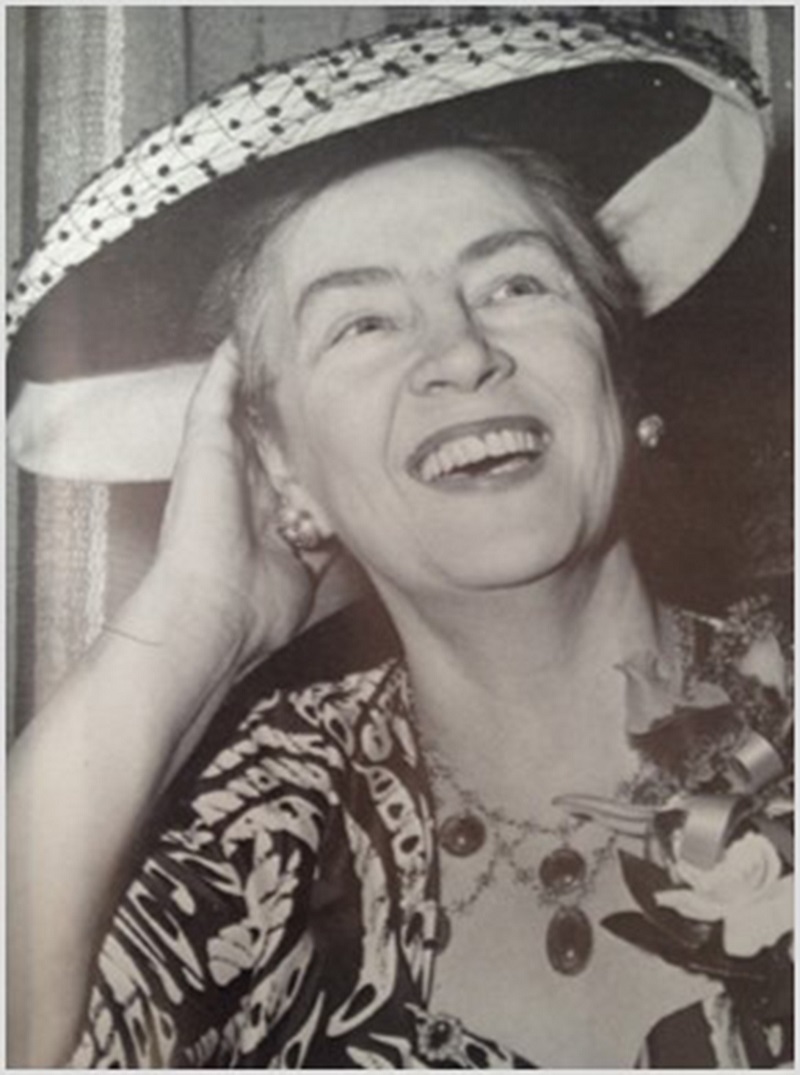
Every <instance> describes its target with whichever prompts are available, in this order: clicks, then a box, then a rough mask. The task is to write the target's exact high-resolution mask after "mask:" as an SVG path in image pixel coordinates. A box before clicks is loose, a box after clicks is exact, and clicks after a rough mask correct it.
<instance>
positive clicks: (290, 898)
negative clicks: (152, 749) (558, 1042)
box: [70, 656, 725, 1068]
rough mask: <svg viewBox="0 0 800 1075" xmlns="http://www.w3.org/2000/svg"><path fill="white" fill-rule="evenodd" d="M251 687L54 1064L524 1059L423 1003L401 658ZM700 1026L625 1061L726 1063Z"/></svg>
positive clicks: (429, 851) (425, 978)
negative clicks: (67, 1050) (80, 1022)
mask: <svg viewBox="0 0 800 1075" xmlns="http://www.w3.org/2000/svg"><path fill="white" fill-rule="evenodd" d="M273 682H274V680H273ZM260 688H261V691H262V696H261V697H258V698H256V700H255V701H253V700H252V695H253V693H254V690H253V686H252V684H250V686H249V687H248V690H247V691H244V692H243V693H244V694H248V691H249V697H247V699H246V702H245V703H242V702H241V700H240V701H239V702H238V703H237V704H236V705H234V706H233V708H232V709H229V713H232V716H229V717H228V719H227V720H223V721H222V730H221V731H219V730H218V731H217V733H216V741H215V742H213V743H211V744H210V745H209V746H208V747H207V748H206V751H205V755H204V756H203V757H201V758H200V759H199V760H198V762H197V763H196V764H195V766H194V769H193V771H190V772H187V774H185V775H184V776H183V777H182V778H181V780H180V782H179V784H178V785H177V787H176V788H174V789H172V790H171V792H170V795H169V804H168V806H167V807H165V808H164V810H162V812H161V814H160V815H159V817H158V818H157V819H156V821H154V823H153V826H152V828H151V829H150V830H149V831H148V832H147V833H146V834H144V836H143V838H142V848H141V850H140V853H139V856H138V859H137V865H136V866H135V868H134V870H133V874H132V877H133V879H132V880H131V881H130V883H129V885H128V888H127V890H126V891H125V893H124V896H123V898H122V899H121V901H120V903H119V904H118V906H117V908H116V910H115V911H114V913H113V917H112V919H111V921H110V925H109V928H108V931H107V934H106V936H105V939H104V941H103V943H102V947H101V949H100V953H99V958H98V961H97V967H96V972H95V976H94V980H93V983H92V986H91V992H90V995H89V999H88V1011H87V1016H86V1021H85V1025H84V1028H83V1030H82V1033H81V1037H80V1040H79V1044H78V1047H77V1050H76V1052H75V1053H74V1055H73V1057H72V1059H71V1063H70V1066H72V1067H80V1068H91V1067H133V1068H141V1067H206V1068H207V1067H273V1068H302V1067H306V1068H344V1067H362V1068H363V1067H365V1068H408V1067H416V1068H430V1067H434V1068H436V1067H451V1068H512V1067H533V1066H535V1065H534V1064H532V1063H531V1062H530V1061H527V1060H525V1059H523V1058H522V1057H519V1056H517V1055H515V1054H514V1053H512V1052H511V1051H509V1050H507V1049H504V1048H503V1047H502V1046H501V1045H500V1044H498V1043H496V1042H493V1041H488V1040H485V1039H483V1038H479V1037H477V1036H475V1035H474V1034H471V1033H469V1032H468V1030H467V1029H466V1028H465V1027H463V1026H462V1025H461V1024H460V1023H459V1022H458V1021H457V1020H455V1019H452V1018H449V1017H447V1016H443V1015H438V1014H437V1013H435V1012H432V1011H430V1010H429V1008H428V1005H427V1002H426V998H427V997H428V996H429V994H430V987H431V982H432V973H433V967H434V961H435V958H436V942H435V932H436V923H437V911H438V905H437V890H438V878H437V866H436V846H435V830H434V824H433V814H432V808H431V801H430V795H429V790H428V783H427V778H426V775H425V771H424V766H423V761H422V758H421V755H420V751H419V748H418V745H417V740H416V737H415V733H414V728H413V723H412V721H411V719H410V704H409V702H410V700H409V685H408V676H407V671H406V668H405V665H404V663H403V661H402V660H401V659H400V658H399V657H397V656H390V657H388V658H387V659H384V660H381V661H379V662H378V663H377V664H375V665H374V666H373V667H371V668H368V669H366V670H359V671H356V672H350V673H348V674H346V675H344V676H343V677H341V676H340V677H334V678H331V679H329V680H327V681H321V682H316V683H314V684H313V685H310V686H300V687H297V688H294V689H287V688H285V687H284V688H277V687H274V686H273V687H272V688H271V689H269V690H268V691H267V692H266V694H263V691H264V686H263V679H262V680H261V683H260ZM256 693H257V692H256ZM243 711H244V715H243V716H242V712H243ZM711 1029H712V1028H711V1026H710V1023H709V1017H708V1013H707V1012H705V1011H704V1010H703V1008H702V1007H701V1006H700V1005H695V1006H693V1007H692V1008H689V1009H686V1010H685V1011H684V1012H681V1013H678V1015H676V1016H673V1017H671V1019H669V1020H667V1021H665V1022H664V1023H663V1024H660V1025H659V1027H658V1028H656V1030H655V1031H654V1033H653V1034H651V1035H650V1038H649V1039H648V1042H647V1046H646V1048H645V1049H644V1050H643V1053H642V1057H641V1058H640V1063H646V1064H647V1065H648V1066H653V1067H673V1066H674V1067H684V1066H695V1067H715V1066H725V1065H719V1058H718V1057H717V1056H715V1053H714V1050H713V1047H712V1045H711V1044H710V1042H711V1041H712V1040H713V1038H714V1034H712V1033H711ZM687 1043H693V1044H692V1045H691V1046H688V1045H687ZM632 1060H633V1058H632Z"/></svg>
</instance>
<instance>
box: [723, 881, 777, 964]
mask: <svg viewBox="0 0 800 1075" xmlns="http://www.w3.org/2000/svg"><path fill="white" fill-rule="evenodd" d="M793 928H794V877H793V876H792V875H791V874H789V875H787V876H786V877H782V878H781V879H780V880H779V881H777V882H776V883H775V884H774V885H773V886H772V889H771V890H770V891H769V893H768V894H767V895H765V896H764V897H763V898H762V899H760V900H756V901H755V902H754V903H751V904H749V905H748V906H746V907H733V908H731V909H730V910H729V911H727V912H726V914H725V924H724V926H723V930H722V944H723V947H724V948H725V951H726V952H727V953H728V954H729V955H731V956H740V957H743V958H745V957H748V956H754V955H756V954H757V953H758V952H760V951H761V949H762V948H769V947H770V946H771V945H773V944H774V943H775V942H776V941H777V940H778V939H779V938H780V937H782V936H783V935H784V934H785V933H791V932H792V929H793Z"/></svg>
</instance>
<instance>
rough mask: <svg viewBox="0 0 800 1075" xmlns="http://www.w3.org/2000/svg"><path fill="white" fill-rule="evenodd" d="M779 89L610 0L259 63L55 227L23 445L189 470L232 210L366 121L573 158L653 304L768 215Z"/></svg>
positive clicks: (18, 321)
mask: <svg viewBox="0 0 800 1075" xmlns="http://www.w3.org/2000/svg"><path fill="white" fill-rule="evenodd" d="M764 103H765V102H764V98H763V96H762V94H761V91H760V88H759V83H758V80H757V78H756V76H755V75H754V74H753V72H752V71H751V70H750V69H749V68H748V67H747V65H746V64H745V63H744V62H743V61H742V60H740V59H739V58H738V57H737V56H735V55H734V54H733V53H732V52H730V50H729V49H728V48H727V47H726V46H725V45H724V44H722V43H721V42H719V41H717V40H716V39H714V38H713V37H711V36H710V35H708V34H706V33H697V32H689V33H688V34H681V35H676V34H672V33H669V34H666V35H665V36H664V37H663V38H660V39H655V38H653V37H652V36H649V35H647V34H645V33H643V32H642V31H641V30H639V29H634V28H632V27H631V26H630V25H628V24H627V23H626V22H625V20H624V19H622V18H621V17H620V16H619V15H614V14H612V13H611V12H609V11H604V10H603V9H595V10H594V11H593V13H592V16H591V18H588V17H586V16H585V15H581V16H575V17H573V16H572V14H563V13H562V14H560V15H558V16H557V17H555V16H553V15H548V16H540V15H538V14H537V13H536V9H530V8H522V9H512V8H507V9H504V10H503V12H502V14H501V15H499V16H494V15H493V16H492V17H491V18H486V17H474V18H472V19H469V20H467V21H464V22H461V23H452V24H451V23H447V24H442V23H435V22H433V23H429V24H426V25H422V26H420V27H418V28H414V29H408V28H404V29H402V30H399V31H389V32H387V33H384V34H382V35H380V36H377V37H372V38H370V39H367V40H363V41H358V42H353V43H349V44H345V45H343V46H342V47H341V48H339V49H337V50H335V51H333V50H322V51H320V52H317V53H315V54H314V55H312V56H311V57H309V58H307V59H303V60H300V61H297V62H295V63H291V64H281V65H278V66H277V67H273V68H269V69H266V68H261V69H257V70H256V71H254V72H251V73H249V74H247V75H245V76H242V77H241V78H239V79H238V80H237V81H236V82H234V83H233V84H232V85H230V86H229V87H227V88H226V89H224V90H221V91H220V92H219V93H218V94H216V95H215V96H213V97H207V98H205V99H203V100H202V101H201V102H200V103H199V104H197V105H196V106H195V107H193V108H192V109H190V110H189V111H188V112H186V113H184V114H183V115H182V116H180V117H179V118H178V119H176V120H175V121H173V122H171V123H169V124H167V125H165V126H164V127H162V128H161V129H160V130H157V131H155V132H152V133H149V134H147V135H146V136H144V137H143V138H142V139H141V140H140V141H138V142H137V143H136V144H135V145H134V146H133V147H132V148H131V149H130V150H129V151H128V152H127V153H125V154H124V155H123V156H121V157H119V158H118V159H117V160H115V161H113V162H112V164H111V165H110V166H109V167H107V168H106V169H105V170H104V171H103V172H102V173H101V174H100V175H98V176H96V177H95V178H93V179H92V180H91V181H90V182H89V183H88V184H87V185H86V186H85V187H84V188H83V190H82V191H81V192H80V193H79V194H78V195H77V196H76V197H75V199H74V200H73V201H72V203H71V204H70V205H69V206H67V207H66V208H65V209H64V211H63V212H62V213H61V214H60V215H59V216H58V218H57V219H56V220H54V221H53V222H52V224H51V225H50V226H49V227H48V228H47V229H46V231H45V232H44V235H43V237H42V239H41V241H40V243H39V245H38V246H37V247H36V249H35V251H34V252H33V254H32V255H31V257H30V259H29V260H28V262H27V264H26V265H25V267H24V269H23V271H22V272H21V274H20V276H19V278H18V280H17V281H16V284H15V286H14V288H13V290H12V292H11V294H10V296H9V300H8V305H7V318H8V327H9V333H10V336H11V355H10V360H11V362H12V363H13V364H14V366H15V369H16V371H17V373H18V375H19V377H20V378H21V379H22V385H21V388H20V391H19V392H18V394H17V396H16V399H15V401H14V403H13V407H12V410H11V414H10V417H9V423H8V428H9V437H10V445H11V451H12V454H13V455H14V457H15V458H16V460H17V462H18V463H19V464H20V465H21V466H23V467H26V468H28V469H31V470H34V471H37V472H39V473H42V474H46V475H49V476H52V477H62V478H76V479H83V480H95V481H152V480H162V479H166V478H168V477H169V476H170V475H171V473H172V469H173V466H174V461H175V457H176V453H177V449H178V445H179V441H180V435H181V428H182V418H183V415H184V413H185V410H186V406H187V403H188V399H189V397H190V395H191V392H192V389H193V386H194V384H195V383H196V381H197V379H198V377H199V374H200V372H201V371H202V368H203V361H202V359H203V356H198V355H197V353H196V350H195V347H196V343H195V341H194V340H193V337H192V332H191V326H192V323H193V312H194V309H195V307H196V304H197V301H198V299H199V297H200V295H201V294H202V292H203V290H204V288H205V286H206V284H207V282H208V280H209V279H210V278H211V276H212V274H213V272H214V270H215V268H216V267H217V262H218V260H219V257H220V245H221V244H220V242H219V235H220V231H221V229H222V228H223V226H224V222H225V220H226V219H228V218H230V217H232V216H234V215H237V214H240V213H241V212H242V211H243V210H244V209H246V208H247V206H248V205H249V204H251V203H252V202H254V201H255V200H256V198H258V197H259V196H263V191H264V189H265V185H266V184H268V183H270V182H271V181H272V180H273V179H274V176H275V173H276V172H278V171H282V173H283V175H284V177H285V178H287V177H288V178H290V177H291V170H292V168H299V167H302V166H303V161H304V159H305V160H306V164H307V160H308V157H309V154H313V153H317V154H319V153H320V152H322V153H324V152H327V151H328V150H329V149H330V147H332V146H335V145H339V144H341V141H342V140H343V139H344V140H346V139H348V138H351V137H352V132H353V131H355V130H358V131H359V133H360V134H363V132H364V131H365V130H367V131H372V132H377V133H379V134H381V136H382V137H384V138H387V139H389V140H391V138H392V137H393V132H396V131H398V130H399V127H400V126H402V127H403V129H404V130H405V131H406V132H407V131H408V130H410V129H413V130H414V131H418V132H420V136H421V137H422V136H423V132H426V131H427V132H432V131H437V132H439V133H440V134H442V135H446V136H447V137H448V138H451V139H453V140H457V138H458V137H459V136H460V135H461V136H470V135H472V136H474V135H477V134H487V133H491V134H492V135H493V136H495V137H498V136H503V137H505V138H506V140H508V141H513V142H515V143H519V144H530V145H532V146H535V147H537V148H539V149H542V150H544V151H546V152H548V153H550V154H551V155H553V156H555V157H557V158H558V159H560V160H561V162H562V163H563V164H565V165H566V167H567V169H568V171H570V172H571V173H572V174H573V175H574V176H575V177H576V178H577V179H578V180H579V181H580V182H581V183H582V185H583V186H584V187H585V188H586V189H587V190H588V191H589V193H590V194H591V195H592V196H593V198H594V199H595V203H596V204H597V205H598V206H599V208H598V211H597V219H598V222H599V223H600V225H601V227H602V228H603V229H604V230H605V232H606V233H607V234H608V235H609V236H610V237H611V239H612V240H613V242H614V243H615V245H616V246H617V249H618V250H619V253H620V255H621V257H622V260H623V261H624V262H625V264H626V265H627V267H628V269H629V271H630V272H631V273H632V275H633V276H634V277H635V279H636V280H637V281H638V283H639V286H640V291H641V295H642V301H643V306H644V311H645V313H648V314H649V313H655V312H656V311H658V310H661V309H663V308H664V307H665V306H667V305H669V304H670V303H671V302H673V301H674V300H675V299H677V298H678V297H679V296H680V295H681V294H683V293H684V292H685V291H686V290H688V289H689V288H690V287H691V286H692V285H693V284H694V283H695V282H696V281H697V280H698V279H699V278H700V277H701V276H702V275H703V274H704V273H706V272H707V271H708V270H709V269H710V268H711V266H713V265H714V263H715V262H716V261H717V260H718V259H719V258H720V256H721V255H722V254H723V253H724V252H725V250H726V249H727V248H728V247H729V246H730V244H731V243H732V242H733V240H734V239H735V238H736V236H737V235H738V234H739V232H740V231H741V230H742V228H743V227H744V225H745V224H746V222H747V219H748V217H749V215H750V212H751V210H752V208H753V205H754V202H755V200H756V198H757V195H758V192H759V189H760V186H761V181H762V178H763V171H764V164H765V157H766V138H765V132H764V126H763V124H762V122H761V118H760V114H759V108H760V106H761V105H763V104H764ZM223 331H224V329H221V332H223ZM211 342H214V341H211Z"/></svg>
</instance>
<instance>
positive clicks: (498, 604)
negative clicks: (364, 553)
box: [388, 544, 660, 813]
mask: <svg viewBox="0 0 800 1075" xmlns="http://www.w3.org/2000/svg"><path fill="white" fill-rule="evenodd" d="M388 602H389V604H390V610H391V611H392V613H393V615H394V618H395V623H396V624H397V627H398V630H399V632H400V635H401V638H402V640H403V643H404V646H405V650H406V656H407V660H408V665H409V670H410V674H411V682H412V686H413V689H414V695H415V705H416V708H417V715H418V719H419V721H420V725H421V729H422V734H423V737H424V739H425V740H426V741H427V742H428V744H429V745H430V746H431V747H432V748H433V749H435V750H436V751H437V752H438V753H439V754H440V755H441V757H442V758H443V759H444V760H446V761H447V763H448V764H449V765H450V766H451V767H452V768H453V769H454V771H457V772H458V773H459V774H461V777H462V781H463V782H466V783H469V784H470V785H471V788H472V790H474V791H476V792H477V793H478V794H479V795H482V796H483V797H484V799H485V800H487V801H488V800H494V801H495V802H497V803H500V802H503V803H504V805H505V807H506V809H511V810H513V809H514V808H515V800H519V801H520V804H522V803H523V802H524V803H526V804H528V806H527V808H530V802H531V795H532V794H534V795H535V798H536V799H537V800H539V807H540V813H541V811H542V810H544V809H545V808H546V804H547V803H549V802H550V799H551V798H552V797H553V795H555V794H559V793H564V792H569V791H572V792H577V791H583V792H594V793H596V794H611V793H613V791H614V790H615V788H616V785H617V783H618V782H619V780H621V779H623V778H624V777H625V776H627V775H629V773H628V771H627V770H628V769H629V767H630V765H631V757H632V755H631V751H630V748H629V746H628V744H627V741H626V738H625V731H624V724H625V707H624V689H625V681H624V677H623V675H622V673H621V672H620V671H619V670H618V669H617V668H616V667H615V666H617V665H618V664H619V663H620V662H621V661H622V660H624V659H625V658H626V657H627V656H629V655H630V654H631V653H632V652H635V651H636V650H641V649H647V648H651V649H658V648H659V647H660V638H659V627H658V617H657V613H656V610H655V609H654V607H653V605H652V603H651V601H650V600H649V598H648V596H647V594H646V592H645V590H644V587H643V585H642V583H641V580H640V577H639V575H638V573H637V571H636V569H635V566H634V564H633V562H632V559H631V557H630V554H629V551H628V549H627V547H626V546H624V545H622V544H620V545H618V546H616V547H614V548H613V549H612V550H611V551H610V552H609V553H607V554H606V556H605V557H604V558H603V559H602V561H600V562H598V563H597V564H593V565H588V566H587V565H582V566H581V568H580V569H576V570H574V571H572V572H570V573H569V575H568V576H567V575H566V573H565V574H564V576H563V577H556V576H555V575H554V576H553V577H551V578H548V579H545V580H540V581H538V582H537V583H536V584H534V585H531V586H527V587H519V588H515V589H511V590H506V591H503V592H501V593H497V592H493V593H478V594H471V595H469V597H468V598H466V599H463V598H461V599H454V598H451V597H448V598H447V599H446V600H443V601H439V602H434V601H431V602H428V603H422V604H415V605H414V606H413V607H412V606H410V605H408V604H406V603H404V602H403V601H401V600H395V601H392V598H391V596H389V598H388ZM534 789H535V790H534Z"/></svg>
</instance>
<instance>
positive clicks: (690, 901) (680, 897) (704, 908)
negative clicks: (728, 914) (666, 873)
mask: <svg viewBox="0 0 800 1075" xmlns="http://www.w3.org/2000/svg"><path fill="white" fill-rule="evenodd" d="M655 900H656V903H657V904H658V905H659V907H669V908H671V910H673V911H677V912H678V914H680V915H684V917H686V918H696V919H697V920H698V921H700V922H718V921H719V920H720V919H721V918H722V908H721V907H720V905H719V904H718V903H716V902H714V901H713V900H708V899H705V898H704V897H703V896H700V895H699V894H698V893H697V892H694V891H693V890H692V889H691V888H672V889H667V890H666V891H665V892H656V893H655Z"/></svg>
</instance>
